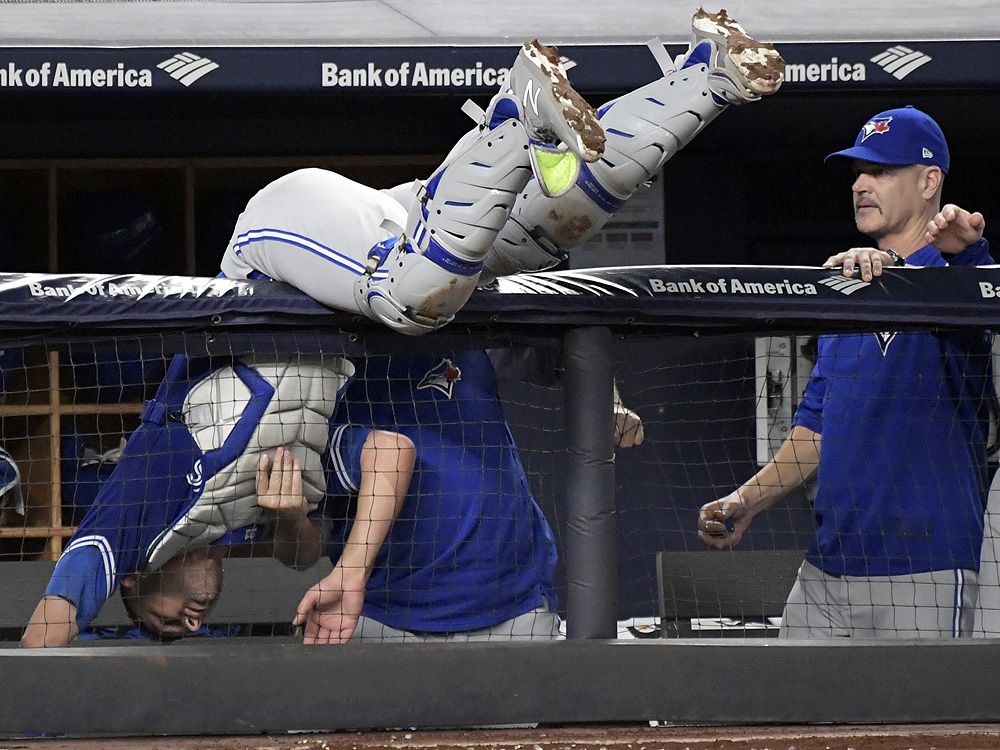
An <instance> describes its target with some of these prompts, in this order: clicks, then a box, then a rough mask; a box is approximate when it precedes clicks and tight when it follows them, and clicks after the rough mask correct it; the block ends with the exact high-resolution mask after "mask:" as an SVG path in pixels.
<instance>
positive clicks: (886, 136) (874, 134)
mask: <svg viewBox="0 0 1000 750" xmlns="http://www.w3.org/2000/svg"><path fill="white" fill-rule="evenodd" d="M835 156H845V157H847V158H849V159H862V160H864V161H870V162H872V163H873V164H899V165H909V164H924V165H926V166H935V167H940V168H941V171H942V172H944V173H946V174H947V172H948V167H949V166H950V165H951V157H950V156H949V155H948V143H947V142H946V141H945V139H944V133H943V132H941V128H940V127H938V124H937V123H936V122H934V120H933V119H932V118H931V116H930V115H928V114H926V113H925V112H921V111H920V110H919V109H916V108H915V107H912V106H906V107H902V108H900V109H889V110H886V111H885V112H880V113H879V114H877V115H875V116H874V117H872V118H871V119H870V120H868V122H866V123H865V124H864V125H863V126H862V128H861V132H860V133H858V137H857V139H856V140H855V141H854V146H853V147H852V148H845V149H844V150H843V151H835V152H834V153H832V154H830V155H829V156H827V157H826V159H824V160H823V161H829V160H830V159H832V158H833V157H835Z"/></svg>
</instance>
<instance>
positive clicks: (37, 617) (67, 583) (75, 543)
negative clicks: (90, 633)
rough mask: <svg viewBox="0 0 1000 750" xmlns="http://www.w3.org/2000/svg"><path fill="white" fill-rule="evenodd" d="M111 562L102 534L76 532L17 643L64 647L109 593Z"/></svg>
mask: <svg viewBox="0 0 1000 750" xmlns="http://www.w3.org/2000/svg"><path fill="white" fill-rule="evenodd" d="M114 562H115V558H114V556H113V552H112V549H111V546H110V544H109V543H108V542H107V539H106V537H103V536H100V535H97V534H86V533H84V534H80V533H79V532H78V533H77V535H76V536H75V537H74V539H73V540H72V541H71V542H70V544H69V546H68V547H67V549H66V552H65V553H63V556H62V557H60V558H59V562H57V563H56V567H55V569H54V570H53V571H52V576H51V577H50V578H49V582H48V584H47V585H46V587H45V593H44V595H43V596H42V598H41V600H40V601H39V602H38V605H37V606H36V607H35V611H34V612H32V614H31V618H30V619H29V620H28V625H27V627H26V628H25V630H24V634H23V635H22V637H21V646H23V647H25V648H39V647H43V646H48V647H51V646H66V645H68V644H69V642H70V641H72V640H73V639H74V638H76V636H77V635H78V634H79V632H80V630H81V628H85V627H86V626H87V625H89V624H90V623H91V622H92V621H93V620H94V618H95V617H97V614H98V612H100V611H101V607H103V606H104V602H105V601H106V600H107V598H108V596H110V594H109V593H108V586H109V583H110V582H113V581H114V579H115V573H114V567H113V563H114ZM109 565H112V567H111V568H110V569H109V567H108V566H109ZM112 585H113V584H112ZM112 590H113V589H112Z"/></svg>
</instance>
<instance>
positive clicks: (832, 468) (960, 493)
mask: <svg viewBox="0 0 1000 750" xmlns="http://www.w3.org/2000/svg"><path fill="white" fill-rule="evenodd" d="M907 262H908V263H910V264H912V265H920V266H943V265H945V262H944V259H943V258H942V256H941V254H940V253H939V252H938V251H937V250H936V249H935V248H933V247H931V246H929V245H928V246H927V247H925V248H923V249H921V250H919V251H918V252H916V253H914V254H913V255H911V256H910V257H909V258H908V259H907ZM991 262H992V258H990V256H989V247H988V245H987V244H986V243H985V241H981V242H979V243H976V244H975V245H972V246H970V247H969V248H967V249H966V250H965V251H963V252H962V253H960V254H959V255H957V256H954V257H953V258H952V259H951V264H952V265H981V264H985V263H991ZM990 345H991V335H990V333H989V332H987V331H981V330H969V331H958V332H947V333H938V334H935V333H928V332H879V333H863V334H860V333H859V334H846V335H832V336H821V337H820V339H819V347H818V353H817V360H816V365H815V367H814V369H813V372H812V377H811V379H810V381H809V384H808V386H807V388H806V390H805V393H804V394H803V398H802V402H801V403H800V404H799V408H798V410H797V412H796V414H795V419H794V421H793V423H794V424H796V425H802V426H804V427H807V428H808V429H810V430H813V431H814V432H817V433H820V434H821V435H822V438H821V440H820V464H819V473H818V477H817V494H816V500H815V505H814V514H815V518H816V525H817V532H816V539H815V542H814V544H813V546H812V548H811V549H810V550H809V552H808V554H807V555H806V559H807V560H809V562H811V563H812V564H813V565H815V566H816V567H818V568H820V569H821V570H823V571H825V572H826V573H829V574H832V575H872V576H887V575H900V574H909V573H923V572H927V571H932V570H948V569H953V568H965V569H968V570H978V568H979V548H980V544H981V542H982V536H983V507H984V498H985V493H986V486H987V482H986V441H987V438H988V433H989V401H990V399H991V398H992V397H993V384H992V374H991V366H990Z"/></svg>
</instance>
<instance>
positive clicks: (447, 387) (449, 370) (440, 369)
mask: <svg viewBox="0 0 1000 750" xmlns="http://www.w3.org/2000/svg"><path fill="white" fill-rule="evenodd" d="M461 379H462V371H461V370H460V369H459V368H458V367H456V366H455V364H454V363H453V362H452V361H451V360H450V359H448V358H445V359H442V360H441V363H440V364H438V365H436V366H435V367H432V368H431V369H430V370H428V371H427V374H426V375H424V376H423V377H422V378H421V379H420V382H419V383H418V384H417V390H418V391H419V390H422V389H424V388H436V389H437V390H439V391H441V393H443V394H444V395H445V396H447V397H448V398H451V394H452V392H453V391H454V390H455V383H457V382H458V381H459V380H461Z"/></svg>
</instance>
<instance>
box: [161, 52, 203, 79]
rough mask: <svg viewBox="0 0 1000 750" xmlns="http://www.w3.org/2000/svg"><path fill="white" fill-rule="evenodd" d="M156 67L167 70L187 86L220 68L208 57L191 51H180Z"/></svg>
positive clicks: (171, 75)
mask: <svg viewBox="0 0 1000 750" xmlns="http://www.w3.org/2000/svg"><path fill="white" fill-rule="evenodd" d="M156 67H158V68H159V69H160V70H165V71H167V73H169V74H170V77H171V78H173V79H174V80H176V81H180V82H181V83H183V84H184V85H185V86H190V85H191V84H192V83H194V82H195V81H197V80H198V79H199V78H201V77H202V76H204V75H208V74H209V73H211V72H212V71H213V70H215V69H216V68H218V67H219V64H218V63H216V62H212V61H211V60H209V59H208V58H207V57H198V55H195V54H192V53H191V52H178V53H177V54H176V55H174V56H173V57H171V58H170V59H169V60H164V61H163V62H161V63H160V64H159V65H157V66H156Z"/></svg>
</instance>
